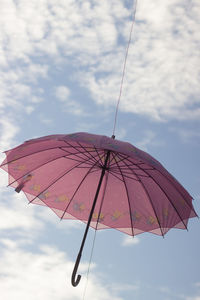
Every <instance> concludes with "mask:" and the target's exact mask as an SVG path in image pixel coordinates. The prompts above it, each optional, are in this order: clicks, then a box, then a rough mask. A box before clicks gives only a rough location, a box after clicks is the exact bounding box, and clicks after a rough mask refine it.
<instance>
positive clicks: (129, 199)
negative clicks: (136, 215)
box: [113, 154, 135, 236]
mask: <svg viewBox="0 0 200 300" xmlns="http://www.w3.org/2000/svg"><path fill="white" fill-rule="evenodd" d="M115 157H116V154H115V156H114V155H113V158H114V160H115V163H116V164H117V166H118V168H119V170H120V173H121V176H122V178H123V182H124V186H125V190H126V195H127V200H128V205H129V214H130V221H131V229H132V236H135V234H134V231H133V220H132V217H131V204H130V199H129V193H128V188H127V185H126V180H125V179H124V176H123V173H122V171H121V169H120V166H119V164H118V162H117V160H116V158H115Z"/></svg>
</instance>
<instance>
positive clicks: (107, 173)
mask: <svg viewBox="0 0 200 300" xmlns="http://www.w3.org/2000/svg"><path fill="white" fill-rule="evenodd" d="M108 175H109V172H106V174H105V178H106V179H105V184H104V188H103V196H102V200H101V204H100V209H99V214H98V218H97V223H96V228H95V230H97V227H98V224H99V219H100V216H101V211H102V207H103V202H104V197H105V193H106V188H107V184H108Z"/></svg>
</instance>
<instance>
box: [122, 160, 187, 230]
mask: <svg viewBox="0 0 200 300" xmlns="http://www.w3.org/2000/svg"><path fill="white" fill-rule="evenodd" d="M127 160H128V161H130V160H129V159H127ZM141 170H143V171H144V172H145V173H146V174H147V175H149V177H150V178H151V179H152V180H153V181H154V182H155V183H156V184H157V185H158V186H159V188H160V189H161V190H162V192H163V193H164V194H165V196H166V198H167V199H168V201H169V202H170V203H171V205H172V206H173V208H174V210H175V211H176V213H177V215H178V217H179V218H180V220H181V222H182V223H183V225H184V226H185V228H186V229H187V226H186V225H185V223H184V220H183V219H182V218H181V216H180V214H179V212H178V210H177V208H176V207H175V206H174V204H173V201H172V200H171V199H170V197H169V196H168V195H167V194H166V192H165V191H164V190H163V188H162V187H161V185H160V184H159V183H157V182H156V181H155V179H154V178H153V177H152V176H151V175H150V174H149V173H147V172H146V170H145V169H142V168H141Z"/></svg>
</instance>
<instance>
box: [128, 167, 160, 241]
mask: <svg viewBox="0 0 200 300" xmlns="http://www.w3.org/2000/svg"><path fill="white" fill-rule="evenodd" d="M124 163H125V164H126V162H124ZM130 170H131V169H130ZM131 171H132V170H131ZM132 172H133V174H134V175H135V176H136V177H137V178H138V181H139V182H140V183H141V185H142V187H143V190H144V192H145V194H146V196H147V198H148V199H149V201H150V203H151V206H152V209H153V211H154V214H155V217H156V219H157V222H158V225H159V227H160V231H161V234H162V236H163V237H164V233H163V230H162V227H161V224H160V220H159V218H158V215H157V212H156V210H155V207H154V204H153V202H152V200H151V197H150V195H149V192H148V191H147V189H146V187H145V185H144V183H143V182H142V180H141V179H140V178H139V177H138V175H137V174H135V172H134V171H132Z"/></svg>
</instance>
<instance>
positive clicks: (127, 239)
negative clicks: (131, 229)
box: [122, 235, 140, 247]
mask: <svg viewBox="0 0 200 300" xmlns="http://www.w3.org/2000/svg"><path fill="white" fill-rule="evenodd" d="M139 242H140V239H139V238H138V237H137V236H134V237H132V236H129V235H127V236H124V238H123V241H122V246H125V247H127V246H132V245H137V244H139Z"/></svg>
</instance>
